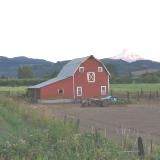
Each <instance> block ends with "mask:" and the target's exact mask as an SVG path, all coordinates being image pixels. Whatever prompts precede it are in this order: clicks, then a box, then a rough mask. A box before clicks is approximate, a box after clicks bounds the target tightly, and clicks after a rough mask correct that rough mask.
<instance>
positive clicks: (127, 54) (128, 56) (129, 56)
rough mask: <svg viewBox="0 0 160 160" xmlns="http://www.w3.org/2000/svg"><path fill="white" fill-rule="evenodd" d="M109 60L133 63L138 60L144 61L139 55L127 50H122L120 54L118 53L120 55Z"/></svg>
mask: <svg viewBox="0 0 160 160" xmlns="http://www.w3.org/2000/svg"><path fill="white" fill-rule="evenodd" d="M111 59H121V60H124V61H126V62H135V61H138V60H144V58H142V57H141V56H140V55H138V54H136V53H134V52H131V51H130V50H128V49H124V50H123V51H122V53H120V54H118V55H116V56H114V57H111Z"/></svg>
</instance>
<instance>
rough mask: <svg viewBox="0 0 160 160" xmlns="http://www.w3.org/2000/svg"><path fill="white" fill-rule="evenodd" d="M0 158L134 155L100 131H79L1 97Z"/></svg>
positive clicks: (73, 159)
mask: <svg viewBox="0 0 160 160" xmlns="http://www.w3.org/2000/svg"><path fill="white" fill-rule="evenodd" d="M0 135H1V136H0V159H6V160H8V159H9V160H22V159H24V160H25V159H33V160H48V159H53V160H97V159H101V160H105V159H109V160H114V159H117V160H121V159H123V160H127V159H136V158H137V156H135V155H134V154H131V155H128V154H126V153H123V152H120V151H121V150H122V149H121V147H120V146H118V145H116V144H113V143H112V142H111V141H110V140H108V139H104V138H103V137H101V136H100V135H99V134H91V133H83V134H82V133H80V132H79V129H78V127H77V125H76V123H73V122H65V123H64V122H63V121H60V120H54V119H52V118H51V117H50V116H48V115H47V114H43V113H42V112H38V111H33V109H30V108H29V107H27V106H26V105H25V104H22V102H21V103H18V102H15V101H14V100H12V99H8V98H4V97H0Z"/></svg>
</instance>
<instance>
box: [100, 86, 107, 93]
mask: <svg viewBox="0 0 160 160" xmlns="http://www.w3.org/2000/svg"><path fill="white" fill-rule="evenodd" d="M106 91H107V87H106V86H101V95H106Z"/></svg>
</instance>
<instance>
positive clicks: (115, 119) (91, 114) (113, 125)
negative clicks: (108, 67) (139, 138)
mask: <svg viewBox="0 0 160 160" xmlns="http://www.w3.org/2000/svg"><path fill="white" fill-rule="evenodd" d="M33 107H34V108H35V109H39V110H43V111H47V112H48V113H49V114H50V115H51V116H54V117H56V118H62V119H63V118H64V117H65V116H67V117H68V118H72V119H75V120H77V119H79V120H80V127H81V128H82V130H83V129H85V130H88V129H91V127H92V128H93V127H95V128H101V129H105V128H106V129H107V130H108V131H109V130H112V131H113V130H115V131H117V130H118V129H122V128H123V129H124V128H125V129H128V131H129V132H130V131H133V132H136V133H138V134H145V135H151V136H152V137H159V138H160V102H156V103H155V102H154V101H148V102H146V101H143V102H141V103H139V104H129V105H112V106H109V107H98V106H89V107H81V106H80V104H58V105H57V104H53V105H42V104H35V105H33Z"/></svg>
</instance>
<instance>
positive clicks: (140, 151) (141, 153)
mask: <svg viewBox="0 0 160 160" xmlns="http://www.w3.org/2000/svg"><path fill="white" fill-rule="evenodd" d="M138 155H139V156H140V157H143V156H144V147H143V140H142V137H138Z"/></svg>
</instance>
